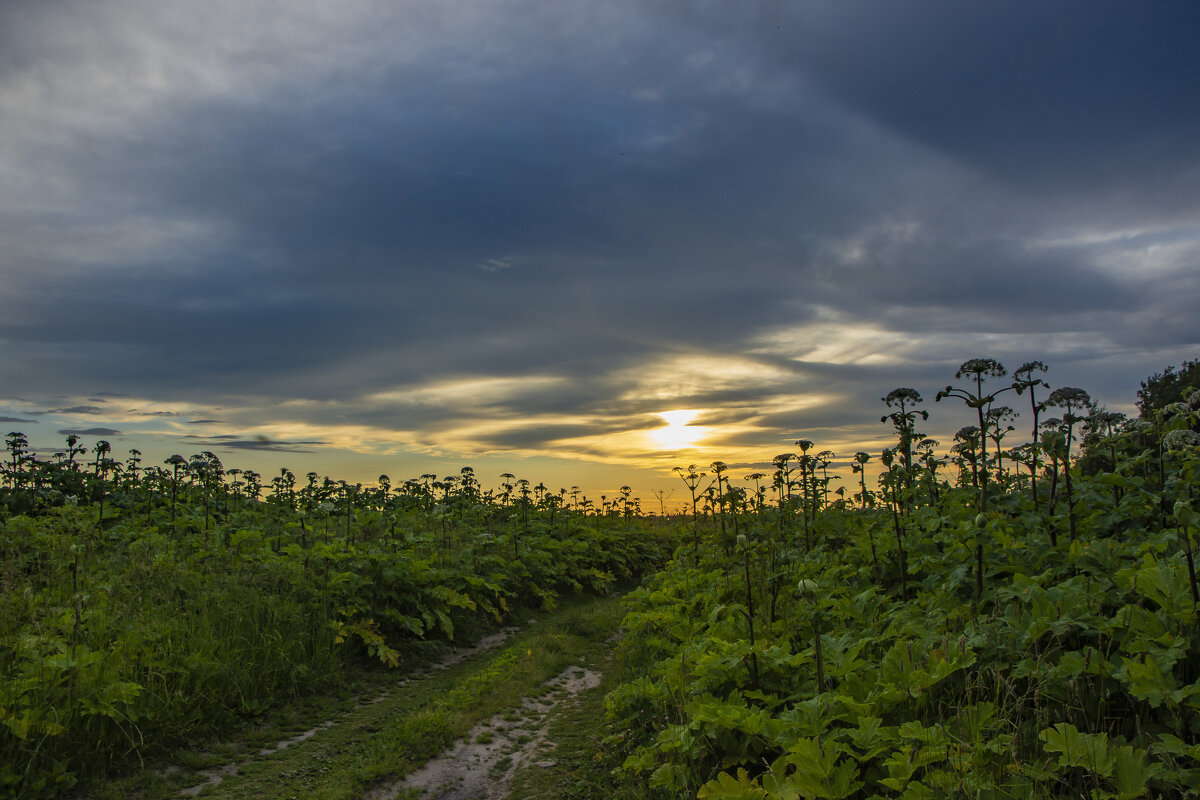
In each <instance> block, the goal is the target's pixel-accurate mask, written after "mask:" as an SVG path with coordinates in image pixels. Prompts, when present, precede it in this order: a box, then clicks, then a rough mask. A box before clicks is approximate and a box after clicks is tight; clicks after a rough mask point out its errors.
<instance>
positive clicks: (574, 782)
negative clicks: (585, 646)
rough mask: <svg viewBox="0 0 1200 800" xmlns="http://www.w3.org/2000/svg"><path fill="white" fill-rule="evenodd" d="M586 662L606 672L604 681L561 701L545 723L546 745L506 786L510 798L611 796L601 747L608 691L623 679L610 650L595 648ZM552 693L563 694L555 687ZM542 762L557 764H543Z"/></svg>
mask: <svg viewBox="0 0 1200 800" xmlns="http://www.w3.org/2000/svg"><path fill="white" fill-rule="evenodd" d="M585 666H587V667H589V668H590V669H593V670H596V671H597V672H600V673H601V674H602V675H603V678H602V679H601V681H600V684H599V685H598V686H596V687H594V688H591V689H585V690H583V691H581V692H579V693H578V694H576V695H575V696H574V697H571V698H568V699H567V700H565V701H563V702H561V703H559V704H558V705H557V706H556V707H555V708H554V710H552V711H550V712H549V713H548V714H547V715H546V717H545V719H544V720H543V721H542V723H541V724H542V725H544V726H545V729H546V745H545V746H544V747H543V749H541V750H540V751H539V752H538V753H536V754H534V755H533V757H532V758H529V759H527V760H526V762H525V766H524V767H523V768H522V769H520V770H518V771H517V773H516V775H515V776H514V777H513V780H512V783H511V784H510V785H509V787H508V794H507V800H537V798H544V799H545V800H551V798H573V799H574V800H609V798H611V797H612V796H613V795H612V790H611V788H610V787H609V786H608V777H609V776H608V769H609V767H608V766H606V764H605V762H604V759H603V756H602V752H603V748H604V745H603V737H604V735H605V733H606V731H605V727H604V726H603V725H600V724H598V722H599V721H600V720H603V719H604V696H605V695H606V694H608V692H610V691H611V690H613V689H615V688H616V687H617V685H618V684H619V683H620V679H619V677H618V676H617V675H616V674H615V672H616V670H614V669H613V654H612V651H611V650H610V649H606V650H601V651H598V652H596V653H595V654H594V655H593V656H592V657H591V658H590V659H588V660H586V662H585ZM554 694H561V693H560V692H555V693H554ZM538 762H543V763H546V762H552V763H553V766H548V767H539V766H537V764H538Z"/></svg>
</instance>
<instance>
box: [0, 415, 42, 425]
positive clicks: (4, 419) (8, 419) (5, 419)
mask: <svg viewBox="0 0 1200 800" xmlns="http://www.w3.org/2000/svg"><path fill="white" fill-rule="evenodd" d="M0 422H28V423H31V424H33V425H37V424H38V421H37V420H36V419H23V418H22V417H0Z"/></svg>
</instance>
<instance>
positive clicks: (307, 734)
mask: <svg viewBox="0 0 1200 800" xmlns="http://www.w3.org/2000/svg"><path fill="white" fill-rule="evenodd" d="M536 621H537V620H528V621H527V622H526V624H533V623H534V622H536ZM519 630H521V629H520V628H517V627H512V626H509V627H506V628H502V629H501V630H499V631H497V632H496V633H493V634H491V635H490V636H485V637H484V638H482V639H480V640H479V641H478V642H476V643H475V644H474V645H473V646H471V647H463V648H459V649H456V650H454V651H453V652H450V653H447V654H446V655H445V656H443V657H442V658H441V659H439V660H438V661H436V662H434V663H433V664H431V665H430V666H429V667H428V668H426V669H425V670H424V671H422V672H415V673H413V674H412V675H411V676H409V677H407V678H405V679H404V680H401V681H398V682H397V683H396V684H395V685H394V687H393V688H392V689H390V690H388V691H385V692H382V693H380V694H378V695H376V696H374V697H372V698H370V699H369V700H364V701H362V703H359V704H358V705H363V704H366V703H378V702H380V701H381V700H383V699H384V698H385V697H387V696H388V695H389V694H390V693H391V692H392V691H396V690H397V689H401V688H403V687H404V686H406V685H408V684H409V683H411V682H412V681H418V680H422V679H423V678H427V677H429V676H430V675H433V674H435V673H437V672H440V671H442V670H444V669H446V668H447V667H450V666H453V665H454V664H457V663H459V662H460V661H463V660H465V659H467V658H470V657H471V656H473V655H475V654H476V653H481V652H483V651H485V650H491V649H493V648H496V647H499V646H500V645H501V644H503V643H504V642H505V641H506V640H507V639H508V638H509V637H510V636H512V635H513V634H514V633H517V632H518V631H519ZM336 724H338V721H337V720H335V719H329V720H325V721H324V722H322V723H321V724H320V725H317V726H315V727H313V728H309V729H308V730H306V731H304V732H303V733H300V734H297V735H296V736H292V737H291V738H288V739H283V740H281V741H279V742H276V743H275V744H273V745H271V746H269V747H264V748H262V749H261V750H259V752H258V755H260V756H269V755H272V754H274V753H278V752H279V751H281V750H286V749H287V748H288V747H291V746H292V745H294V744H299V743H300V742H303V741H305V740H306V739H310V738H312V737H313V736H315V735H316V734H317V733H319V732H320V731H322V730H324V729H326V728H330V727H332V726H334V725H336ZM241 766H242V765H241V764H226V765H225V766H223V767H221V768H219V769H214V770H208V771H205V772H202V773H200V775H199V777H200V782H199V783H198V784H196V785H193V786H189V787H187V788H185V789H182V790H180V792H179V796H180V797H196V796H197V795H199V794H200V792H202V791H204V790H205V789H210V788H211V787H214V786H217V785H219V784H220V783H221V782H222V781H224V780H225V779H226V778H227V777H229V776H230V775H234V774H236V773H237V771H238V769H239V768H240V767H241ZM177 770H178V768H168V769H167V770H165V771H164V774H168V773H170V772H173V771H177Z"/></svg>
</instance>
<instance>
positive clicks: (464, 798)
mask: <svg viewBox="0 0 1200 800" xmlns="http://www.w3.org/2000/svg"><path fill="white" fill-rule="evenodd" d="M600 679H601V675H600V673H598V672H594V671H592V670H589V669H585V668H583V667H568V668H567V669H566V670H564V671H563V672H562V673H560V674H559V675H558V676H556V677H555V678H553V679H551V680H550V681H549V682H548V684H547V691H546V693H545V694H543V695H542V696H541V697H537V698H526V699H525V701H524V704H523V706H522V708H521V712H520V713H512V712H510V713H507V714H503V715H500V716H496V717H493V718H492V719H490V720H488V721H487V722H485V723H482V724H480V725H477V726H476V727H475V728H474V729H473V730H472V731H471V732H470V734H468V735H467V737H466V738H465V739H463V740H462V741H460V742H458V743H457V744H455V745H454V747H452V748H451V749H449V750H447V751H446V752H444V753H442V755H440V756H438V757H437V758H435V759H432V760H431V761H429V762H427V763H426V764H425V766H424V767H422V768H421V769H419V770H417V771H416V772H413V773H412V774H410V775H409V776H408V777H407V778H405V779H404V780H403V781H400V782H398V783H395V784H392V785H390V786H385V787H381V788H379V789H377V790H375V791H373V792H371V793H370V794H368V795H367V796H366V798H365V800H396V798H398V797H400V796H401V792H405V791H409V792H411V790H417V791H419V792H420V793H421V794H420V795H419V796H420V797H421V798H422V800H500V799H501V798H503V797H504V796H505V795H506V793H507V787H508V783H509V781H510V780H511V779H512V776H513V775H514V774H515V773H516V771H517V770H518V769H519V768H521V767H522V766H525V765H527V764H528V763H529V761H530V759H531V758H533V757H534V756H535V754H537V753H539V752H545V750H546V749H548V748H552V747H553V743H552V742H547V741H546V733H545V727H544V726H543V725H542V724H541V721H542V719H543V718H544V717H545V716H546V714H547V713H549V712H550V711H551V710H553V709H554V708H555V706H557V705H558V704H559V703H561V702H563V701H564V700H567V699H568V698H570V697H573V696H574V695H576V694H578V693H579V692H582V691H585V690H587V689H592V688H594V687H596V686H598V685H599V684H600ZM533 765H534V766H536V767H543V768H544V767H552V766H554V762H553V761H538V762H533Z"/></svg>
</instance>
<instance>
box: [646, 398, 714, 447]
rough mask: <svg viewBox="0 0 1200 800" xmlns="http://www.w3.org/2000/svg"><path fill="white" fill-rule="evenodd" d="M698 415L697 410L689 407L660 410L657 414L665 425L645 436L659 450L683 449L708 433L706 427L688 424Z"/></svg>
mask: <svg viewBox="0 0 1200 800" xmlns="http://www.w3.org/2000/svg"><path fill="white" fill-rule="evenodd" d="M699 415H700V411H699V410H697V409H691V408H681V409H677V410H675V411H660V412H659V414H658V416H660V417H662V418H663V420H664V421H665V422H666V423H667V425H666V427H664V428H655V429H654V430H652V431H649V432H648V433H647V436H649V437H650V441H651V442H653V443H654V446H655V447H656V448H657V449H659V450H685V449H687V448H689V447H693V446H694V445H695V444H696V442H698V441H700V440H701V439H703V438H704V436H705V434H707V433H708V428H707V427H704V426H701V425H691V424H689V423H691V421H692V420H693V419H695V418H696V417H698V416H699Z"/></svg>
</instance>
